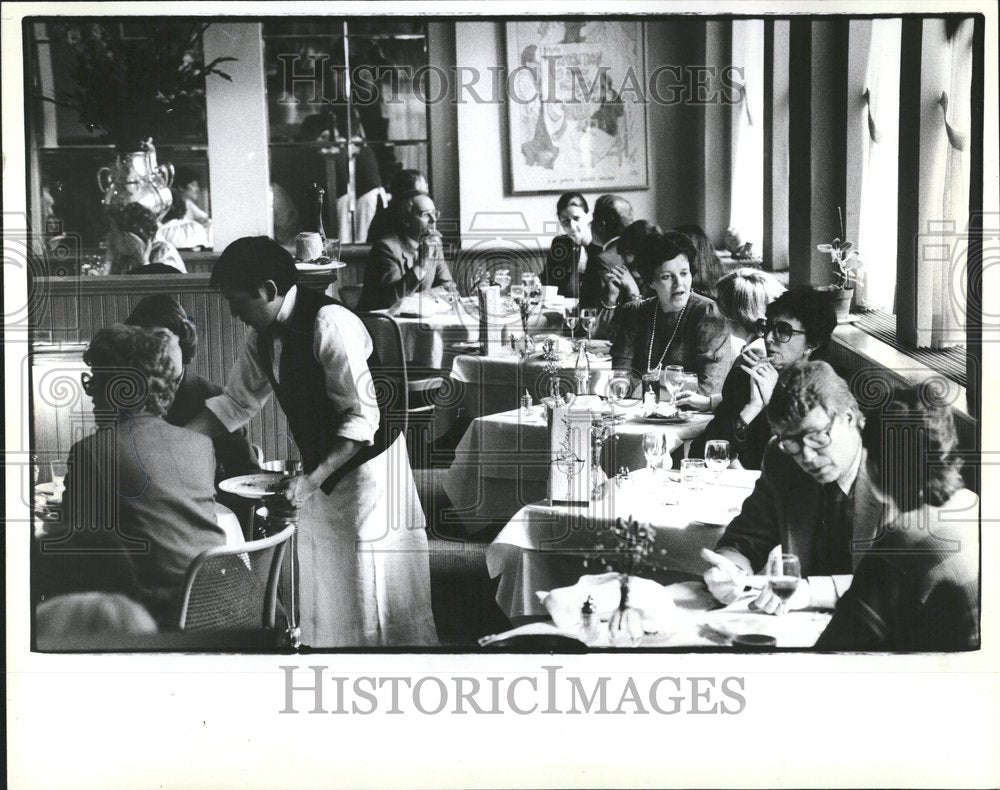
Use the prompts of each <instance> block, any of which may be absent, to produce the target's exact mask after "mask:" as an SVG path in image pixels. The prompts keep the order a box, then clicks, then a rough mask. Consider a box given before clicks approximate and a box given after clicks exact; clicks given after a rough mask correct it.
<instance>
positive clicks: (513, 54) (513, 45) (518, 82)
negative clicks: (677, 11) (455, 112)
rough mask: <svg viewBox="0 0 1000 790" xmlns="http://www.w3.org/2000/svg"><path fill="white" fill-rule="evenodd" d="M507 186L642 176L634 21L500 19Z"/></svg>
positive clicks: (624, 185)
mask: <svg viewBox="0 0 1000 790" xmlns="http://www.w3.org/2000/svg"><path fill="white" fill-rule="evenodd" d="M506 33H507V74H508V80H507V121H508V127H509V134H508V140H509V141H510V158H509V161H510V189H511V193H512V194H523V193H532V192H536V193H537V192H565V191H567V190H579V191H581V192H596V191H602V192H608V191H614V190H624V189H645V188H648V186H649V175H648V172H647V163H646V144H647V134H646V105H645V103H644V100H643V99H644V96H645V87H646V76H645V75H646V64H645V39H644V31H643V24H642V23H641V22H637V21H629V20H625V21H615V20H590V21H587V22H556V21H544V20H528V21H519V22H508V23H507V30H506Z"/></svg>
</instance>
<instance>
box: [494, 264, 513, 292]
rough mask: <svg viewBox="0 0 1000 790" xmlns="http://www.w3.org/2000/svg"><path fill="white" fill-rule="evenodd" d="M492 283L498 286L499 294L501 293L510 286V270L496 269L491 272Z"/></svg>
mask: <svg viewBox="0 0 1000 790" xmlns="http://www.w3.org/2000/svg"><path fill="white" fill-rule="evenodd" d="M493 282H495V283H496V284H497V285H499V286H500V293H503V292H504V291H505V290H506V289H507V286H508V285H510V269H497V270H496V271H495V272H493Z"/></svg>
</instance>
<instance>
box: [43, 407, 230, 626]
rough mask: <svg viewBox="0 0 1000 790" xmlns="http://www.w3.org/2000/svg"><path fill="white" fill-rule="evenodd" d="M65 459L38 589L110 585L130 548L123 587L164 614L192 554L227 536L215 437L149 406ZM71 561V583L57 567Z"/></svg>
mask: <svg viewBox="0 0 1000 790" xmlns="http://www.w3.org/2000/svg"><path fill="white" fill-rule="evenodd" d="M68 466H69V471H68V474H67V476H66V493H65V495H64V500H63V513H62V524H61V525H60V528H57V529H56V530H53V532H52V537H51V540H49V541H46V545H45V546H43V551H42V552H41V559H42V560H43V562H42V564H41V565H40V567H39V569H38V570H39V574H40V576H41V577H43V578H40V580H39V581H40V586H39V589H40V590H41V591H42V592H43V594H44V593H45V592H46V591H47V592H48V594H53V590H54V589H56V590H58V591H60V592H70V591H84V590H102V589H107V586H106V583H105V582H104V581H103V580H102V579H101V576H102V575H103V574H104V573H105V571H106V569H107V567H108V565H109V563H112V562H115V563H124V562H125V557H127V558H128V561H130V564H131V566H132V568H134V577H135V580H136V589H135V590H131V591H129V590H119V591H122V592H131V593H132V594H133V596H134V597H136V598H137V599H139V600H141V601H142V602H143V603H144V604H146V606H147V607H148V608H149V609H150V611H151V612H152V613H153V615H154V617H156V618H157V619H158V620H159V621H160V622H161V623H162V622H165V621H168V620H169V619H170V617H171V616H172V614H173V613H174V607H175V604H176V598H177V595H178V594H179V593H180V588H181V585H182V583H183V581H184V575H185V573H186V572H187V568H188V565H190V563H191V560H193V559H194V558H195V557H197V556H198V554H200V553H201V552H202V551H204V550H205V549H208V548H211V547H213V546H221V545H222V544H223V543H225V534H224V533H223V531H222V529H221V528H220V527H219V525H218V523H217V521H216V517H215V500H214V493H215V489H214V486H213V484H212V481H213V479H214V477H215V456H214V453H213V452H212V442H211V440H210V439H209V438H208V437H207V436H203V435H201V434H198V433H195V432H194V431H189V430H187V429H186V428H178V427H175V426H173V425H170V424H168V423H167V422H166V421H165V420H163V419H161V418H159V417H154V416H152V415H150V414H138V415H133V416H123V417H122V418H121V419H120V420H119V422H118V423H116V424H114V425H111V426H107V427H103V428H99V429H98V430H97V431H95V432H94V433H93V434H91V435H89V436H87V437H86V438H84V439H82V440H80V441H79V442H77V443H76V444H74V445H73V447H72V449H71V450H70V454H69V460H68ZM109 546H110V547H115V549H116V550H115V551H114V552H113V553H111V554H109V553H108V552H109ZM67 567H69V568H70V569H71V576H72V580H71V581H69V582H68V580H67V579H65V578H61V576H60V572H61V570H65V569H66V568H67ZM122 575H123V576H124V575H125V574H122ZM67 583H69V584H71V585H73V586H75V587H76V589H75V590H70V589H66V585H67Z"/></svg>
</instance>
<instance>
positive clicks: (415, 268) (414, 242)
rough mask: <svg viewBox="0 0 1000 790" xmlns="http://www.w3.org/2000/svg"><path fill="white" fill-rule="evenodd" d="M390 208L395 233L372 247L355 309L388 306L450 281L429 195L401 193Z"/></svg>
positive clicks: (434, 211) (435, 213) (432, 202)
mask: <svg viewBox="0 0 1000 790" xmlns="http://www.w3.org/2000/svg"><path fill="white" fill-rule="evenodd" d="M390 209H391V210H394V211H395V231H394V232H393V233H391V234H388V235H386V236H383V237H382V238H381V239H379V240H378V241H376V242H375V243H374V244H373V245H372V249H371V253H369V257H368V266H367V267H366V268H365V279H364V285H363V287H362V290H361V299H360V300H359V302H358V310H381V309H384V308H387V307H392V306H393V305H394V304H395V303H396V302H398V301H399V300H400V299H402V298H403V297H404V296H408V295H409V294H413V293H417V292H419V291H426V290H430V289H431V288H436V287H437V286H439V285H445V284H446V283H450V282H453V280H452V277H451V272H450V271H449V270H448V264H447V263H446V262H445V259H444V252H443V251H442V248H441V234H440V233H439V232H438V230H437V227H436V225H437V217H438V213H437V209H436V208H435V207H434V201H433V200H431V197H430V195H426V194H423V193H419V192H412V193H404V194H403V195H402V196H400V197H399V198H395V199H394V200H393V201H392V205H391V206H390Z"/></svg>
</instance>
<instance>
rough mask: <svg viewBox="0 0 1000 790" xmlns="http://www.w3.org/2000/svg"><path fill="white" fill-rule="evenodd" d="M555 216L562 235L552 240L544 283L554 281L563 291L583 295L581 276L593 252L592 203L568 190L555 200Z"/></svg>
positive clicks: (562, 293) (563, 293)
mask: <svg viewBox="0 0 1000 790" xmlns="http://www.w3.org/2000/svg"><path fill="white" fill-rule="evenodd" d="M556 216H557V217H558V218H559V227H560V228H561V229H562V235H560V236H556V237H555V238H554V239H553V240H552V246H551V247H550V248H549V254H548V257H547V258H546V259H545V268H544V269H543V270H542V285H555V286H556V287H558V289H559V293H560V294H561V295H563V296H569V297H573V298H576V297H579V295H580V279H581V277H582V276H583V272H584V271H585V270H586V268H587V260H588V258H589V256H590V254H591V253H592V252H593V247H592V244H591V236H590V206H589V205H588V204H587V199H586V198H585V197H584V196H583V195H581V194H580V193H579V192H566V193H565V194H563V195H560V196H559V200H558V201H556ZM598 251H599V249H598Z"/></svg>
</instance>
